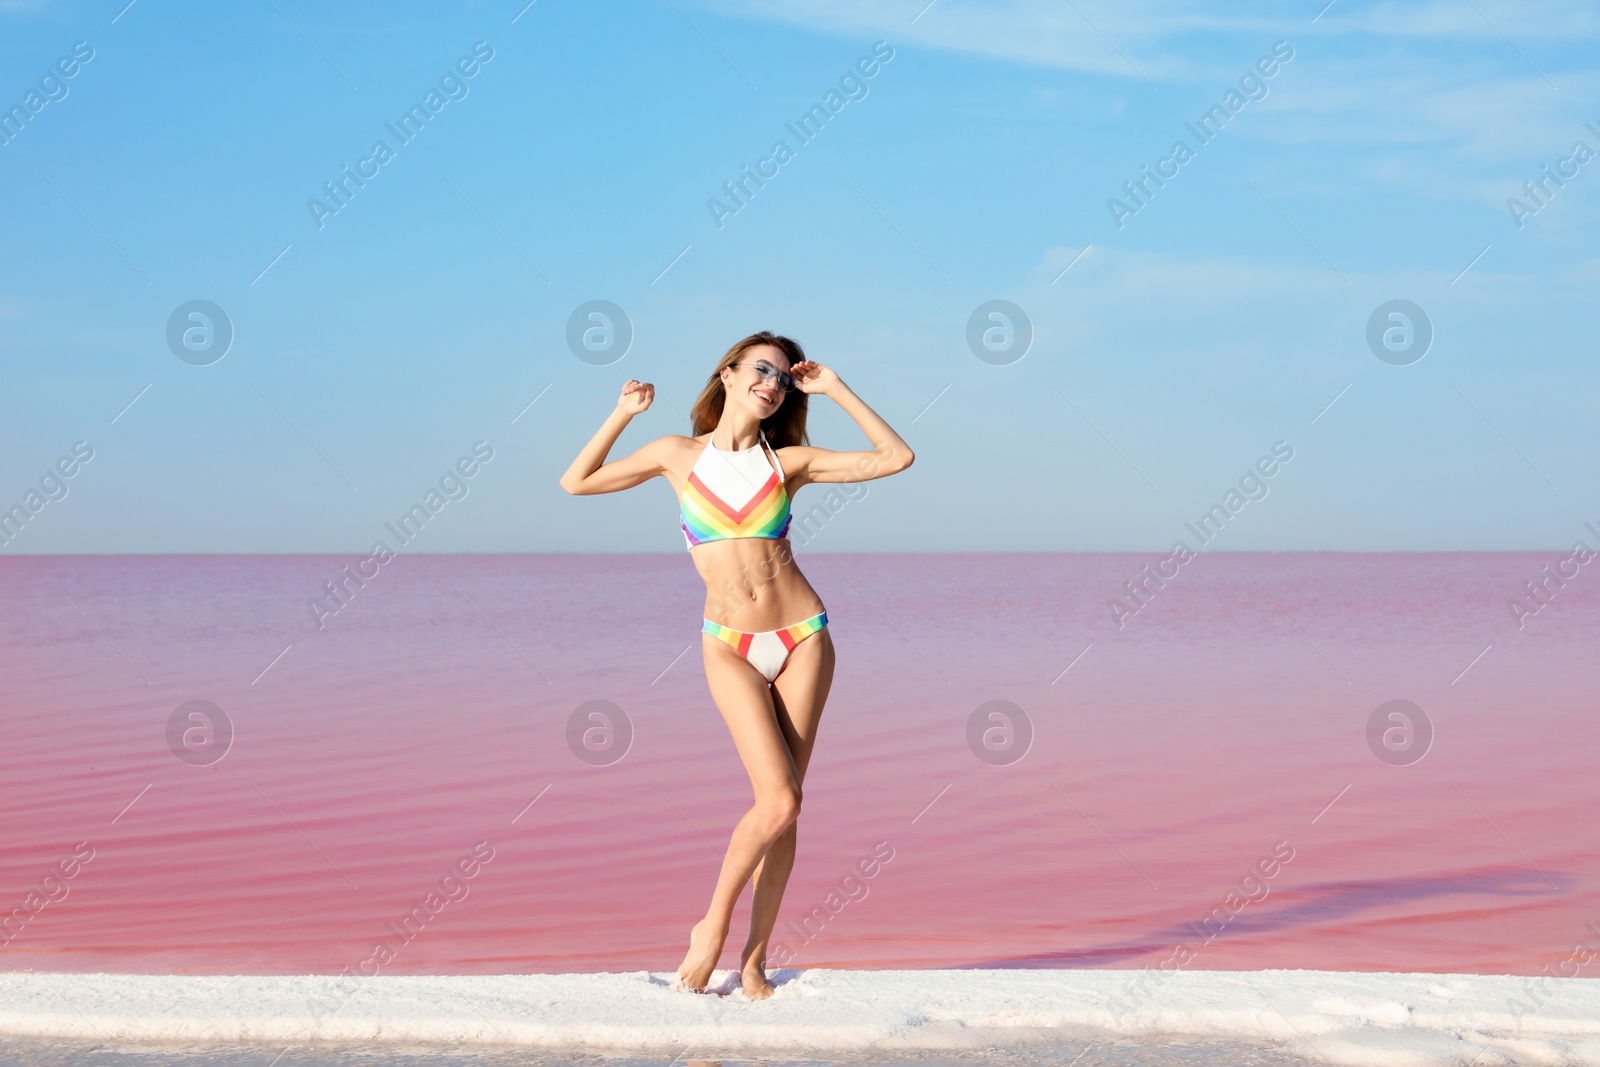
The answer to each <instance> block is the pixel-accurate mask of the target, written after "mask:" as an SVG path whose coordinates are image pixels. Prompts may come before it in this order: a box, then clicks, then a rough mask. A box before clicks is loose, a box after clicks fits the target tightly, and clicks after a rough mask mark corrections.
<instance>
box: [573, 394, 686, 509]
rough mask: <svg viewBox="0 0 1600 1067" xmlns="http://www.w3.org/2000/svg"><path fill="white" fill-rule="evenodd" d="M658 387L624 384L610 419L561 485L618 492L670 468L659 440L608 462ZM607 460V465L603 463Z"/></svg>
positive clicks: (577, 492)
mask: <svg viewBox="0 0 1600 1067" xmlns="http://www.w3.org/2000/svg"><path fill="white" fill-rule="evenodd" d="M655 396H656V387H655V386H653V385H651V384H650V383H649V382H641V381H636V380H634V379H632V378H630V379H628V383H627V384H626V385H624V386H623V387H622V396H621V397H619V398H618V399H617V406H616V409H615V410H614V411H612V412H611V414H610V415H607V416H606V421H605V422H604V423H602V424H601V425H600V429H598V430H596V431H595V435H594V436H593V437H591V438H589V443H588V444H586V445H584V446H583V451H581V452H579V453H578V458H577V459H575V460H573V461H572V466H570V467H568V468H567V473H565V474H563V475H562V476H561V488H563V489H565V490H566V491H567V492H569V493H571V494H573V495H574V496H590V495H592V494H595V493H616V492H620V491H622V490H623V489H632V488H633V487H634V486H636V485H639V484H641V483H643V482H647V481H649V480H650V479H651V478H654V477H655V476H656V475H658V474H661V473H662V472H663V471H664V470H665V469H666V468H665V467H664V466H663V465H662V462H661V449H660V447H659V446H660V442H659V441H651V442H650V443H649V444H647V445H645V446H643V447H642V448H640V449H639V450H638V451H636V452H634V453H633V454H632V455H630V456H624V457H623V458H622V459H619V460H616V461H614V462H612V463H606V462H605V459H606V454H607V453H609V452H610V451H611V446H612V445H614V444H616V443H617V438H618V437H620V436H622V431H623V430H624V429H626V428H627V426H628V423H629V422H631V421H632V420H633V417H634V416H635V415H639V414H642V413H643V412H645V411H647V410H648V409H649V407H650V403H651V401H653V400H654V399H655ZM602 464H604V466H602Z"/></svg>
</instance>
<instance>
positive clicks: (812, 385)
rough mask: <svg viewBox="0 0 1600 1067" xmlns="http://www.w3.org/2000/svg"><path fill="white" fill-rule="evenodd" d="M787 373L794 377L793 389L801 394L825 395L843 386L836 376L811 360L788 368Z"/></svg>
mask: <svg viewBox="0 0 1600 1067" xmlns="http://www.w3.org/2000/svg"><path fill="white" fill-rule="evenodd" d="M789 373H790V374H792V375H794V385H795V388H796V389H798V390H800V391H801V392H802V393H822V394H824V395H826V394H827V393H830V392H832V391H833V389H834V388H835V387H836V386H839V385H841V384H843V383H841V382H840V381H839V376H838V375H837V374H835V373H834V372H833V371H831V370H829V369H828V368H827V367H824V366H823V365H822V364H820V363H818V362H817V361H816V360H812V359H808V360H805V361H803V362H800V363H796V364H795V365H794V366H792V367H790V368H789Z"/></svg>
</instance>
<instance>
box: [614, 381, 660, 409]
mask: <svg viewBox="0 0 1600 1067" xmlns="http://www.w3.org/2000/svg"><path fill="white" fill-rule="evenodd" d="M655 398H656V387H655V386H653V385H651V384H650V383H649V382H641V381H638V380H637V379H634V378H629V379H628V383H627V384H626V385H624V386H623V387H622V395H621V396H620V397H618V398H617V410H618V411H620V412H622V413H623V414H624V415H628V416H633V415H642V414H644V413H645V412H646V411H648V410H650V403H651V401H653V400H655Z"/></svg>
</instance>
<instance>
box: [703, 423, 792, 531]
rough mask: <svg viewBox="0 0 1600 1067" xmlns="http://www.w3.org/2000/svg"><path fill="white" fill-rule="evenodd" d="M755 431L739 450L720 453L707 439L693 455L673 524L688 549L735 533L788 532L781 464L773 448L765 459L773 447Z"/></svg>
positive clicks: (760, 433) (761, 433)
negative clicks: (679, 529)
mask: <svg viewBox="0 0 1600 1067" xmlns="http://www.w3.org/2000/svg"><path fill="white" fill-rule="evenodd" d="M758 436H759V440H758V441H757V442H756V443H755V444H753V445H751V446H750V447H749V448H746V449H742V450H740V451H738V452H724V451H723V450H722V449H720V448H716V447H714V446H713V445H712V444H711V443H710V442H709V441H707V442H706V447H705V451H704V452H702V453H700V458H699V459H697V460H695V464H694V470H692V471H690V472H689V483H688V484H687V485H686V486H684V490H683V496H682V497H680V498H679V499H678V512H679V522H678V525H679V526H681V527H682V528H683V537H684V540H685V541H687V542H688V544H689V547H690V548H693V547H694V546H695V545H703V544H705V543H706V542H707V541H726V540H729V539H730V538H735V537H770V538H782V537H788V536H789V492H788V490H787V489H785V488H784V487H783V464H781V463H779V462H778V453H777V452H772V462H771V463H768V462H767V452H768V451H771V448H772V446H771V445H768V444H767V435H766V434H765V433H764V432H759V431H758ZM763 448H765V451H763ZM774 467H776V468H777V469H776V470H774V469H773V468H774Z"/></svg>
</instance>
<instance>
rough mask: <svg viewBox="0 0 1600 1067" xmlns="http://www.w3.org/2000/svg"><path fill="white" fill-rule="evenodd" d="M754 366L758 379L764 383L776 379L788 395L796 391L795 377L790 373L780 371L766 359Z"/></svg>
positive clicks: (741, 364)
mask: <svg viewBox="0 0 1600 1067" xmlns="http://www.w3.org/2000/svg"><path fill="white" fill-rule="evenodd" d="M730 365H731V366H734V367H742V366H744V364H743V363H734V364H730ZM754 365H755V368H756V377H758V378H760V379H761V380H762V381H764V382H770V381H772V380H773V379H774V378H776V379H777V380H778V384H779V385H781V386H783V391H784V392H786V393H788V392H792V391H793V390H794V375H792V374H790V373H789V372H788V371H786V370H779V369H778V368H777V367H774V366H773V365H772V364H770V363H768V362H767V361H766V360H764V359H758V360H756V361H755V364H754Z"/></svg>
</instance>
